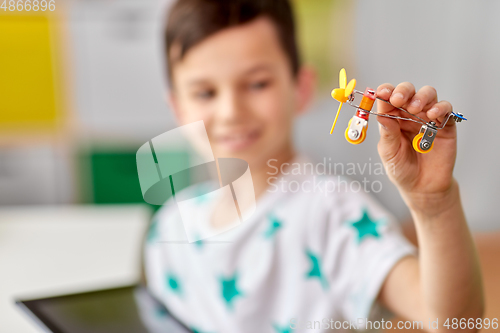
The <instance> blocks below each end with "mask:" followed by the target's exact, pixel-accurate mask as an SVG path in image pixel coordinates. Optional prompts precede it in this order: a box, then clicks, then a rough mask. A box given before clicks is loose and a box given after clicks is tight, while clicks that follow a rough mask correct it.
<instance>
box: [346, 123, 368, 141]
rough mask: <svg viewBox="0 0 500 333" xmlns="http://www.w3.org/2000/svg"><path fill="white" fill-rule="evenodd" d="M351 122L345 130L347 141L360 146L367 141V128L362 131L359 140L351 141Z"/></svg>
mask: <svg viewBox="0 0 500 333" xmlns="http://www.w3.org/2000/svg"><path fill="white" fill-rule="evenodd" d="M351 120H352V118H351ZM351 120H349V124H347V128H346V130H345V139H346V140H347V142H349V143H352V144H353V145H359V144H360V143H361V142H363V141H365V138H366V129H367V127H363V129H362V130H361V135H360V136H359V138H358V139H357V140H351V139H350V138H349V127H351Z"/></svg>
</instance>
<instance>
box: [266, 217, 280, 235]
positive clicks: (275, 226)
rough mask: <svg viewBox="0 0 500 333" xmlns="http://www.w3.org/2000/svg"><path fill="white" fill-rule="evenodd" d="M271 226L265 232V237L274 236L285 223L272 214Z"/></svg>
mask: <svg viewBox="0 0 500 333" xmlns="http://www.w3.org/2000/svg"><path fill="white" fill-rule="evenodd" d="M268 221H269V226H268V229H267V230H266V232H265V233H264V237H265V238H268V239H269V238H272V237H273V236H274V235H276V233H277V232H278V230H279V229H281V228H282V227H283V223H282V222H281V221H280V220H279V219H278V218H277V217H276V216H274V215H270V216H269V217H268Z"/></svg>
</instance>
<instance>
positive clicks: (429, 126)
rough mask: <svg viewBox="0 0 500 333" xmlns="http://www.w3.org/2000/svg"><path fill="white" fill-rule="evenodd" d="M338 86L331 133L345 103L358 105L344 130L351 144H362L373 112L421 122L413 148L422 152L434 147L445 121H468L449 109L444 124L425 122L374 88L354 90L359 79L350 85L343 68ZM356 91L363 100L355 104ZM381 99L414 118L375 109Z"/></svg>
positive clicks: (335, 90) (335, 93) (334, 94)
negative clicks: (395, 104) (375, 104)
mask: <svg viewBox="0 0 500 333" xmlns="http://www.w3.org/2000/svg"><path fill="white" fill-rule="evenodd" d="M339 86H340V88H336V89H333V91H332V97H333V98H334V99H336V100H337V101H339V102H340V105H339V109H338V110H337V115H336V116H335V120H334V121H333V125H332V129H331V130H330V134H332V133H333V129H334V128H335V124H336V123H337V118H338V117H339V113H340V109H341V108H342V105H343V104H344V103H346V102H347V103H349V104H350V105H351V106H353V107H355V108H356V109H357V110H356V114H355V115H354V116H353V117H352V118H351V120H349V124H348V125H347V129H346V130H345V138H346V140H347V141H348V142H349V143H352V144H355V145H357V144H360V143H361V142H363V141H364V140H365V137H366V130H367V129H368V117H369V115H370V114H374V115H376V116H379V117H387V118H394V119H400V120H408V121H413V122H415V123H418V124H421V125H422V127H421V128H420V132H419V133H418V134H417V135H416V136H415V137H414V138H413V149H415V151H417V152H419V153H422V154H424V153H428V152H430V151H431V150H432V148H433V146H434V139H435V137H436V134H437V131H438V130H440V129H442V128H444V127H445V126H446V123H447V122H448V120H449V119H450V118H452V119H453V120H454V121H456V122H461V121H462V120H467V119H466V118H464V116H463V115H462V114H461V113H456V112H450V113H449V114H448V115H447V116H446V117H445V119H444V121H443V122H442V123H441V126H440V127H437V126H436V123H435V122H433V121H429V122H427V121H425V120H424V119H422V118H420V117H418V116H417V115H414V114H412V113H410V112H408V111H407V110H405V109H402V108H398V107H395V106H394V105H392V104H391V103H390V102H389V101H386V100H384V99H381V98H379V97H377V96H375V90H373V89H370V88H366V90H365V92H364V93H362V92H361V91H358V90H355V89H354V88H355V87H356V80H355V79H352V80H351V81H349V83H348V84H347V77H346V73H345V69H344V68H342V69H341V70H340V73H339ZM354 94H360V95H362V96H363V97H362V99H361V102H360V103H359V105H355V104H354V103H353V102H354V97H355V96H354ZM376 99H379V100H381V101H383V102H385V103H387V104H390V105H392V106H394V107H395V108H396V109H398V110H401V111H404V112H405V113H407V114H409V115H410V116H412V117H413V118H415V119H412V118H404V117H399V116H394V115H391V114H385V113H378V112H373V111H371V110H372V107H373V104H374V103H375V100H376Z"/></svg>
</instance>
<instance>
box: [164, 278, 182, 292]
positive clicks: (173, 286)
mask: <svg viewBox="0 0 500 333" xmlns="http://www.w3.org/2000/svg"><path fill="white" fill-rule="evenodd" d="M166 280H167V281H166V282H167V287H168V288H169V289H170V290H171V291H172V292H173V293H174V294H178V295H180V294H182V285H181V283H180V282H179V279H178V278H177V277H176V276H175V275H174V274H172V273H170V274H167V278H166Z"/></svg>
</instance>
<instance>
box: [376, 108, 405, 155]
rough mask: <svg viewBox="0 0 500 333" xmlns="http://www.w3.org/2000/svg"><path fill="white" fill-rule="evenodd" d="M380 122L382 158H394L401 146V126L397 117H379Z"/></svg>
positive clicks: (379, 145)
mask: <svg viewBox="0 0 500 333" xmlns="http://www.w3.org/2000/svg"><path fill="white" fill-rule="evenodd" d="M377 120H378V123H379V132H380V140H379V142H378V153H379V155H380V157H381V158H382V160H386V161H387V160H390V159H392V158H393V157H394V156H395V155H396V154H397V152H398V150H399V147H400V146H401V128H400V126H399V121H398V120H397V119H391V118H385V117H377Z"/></svg>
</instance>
